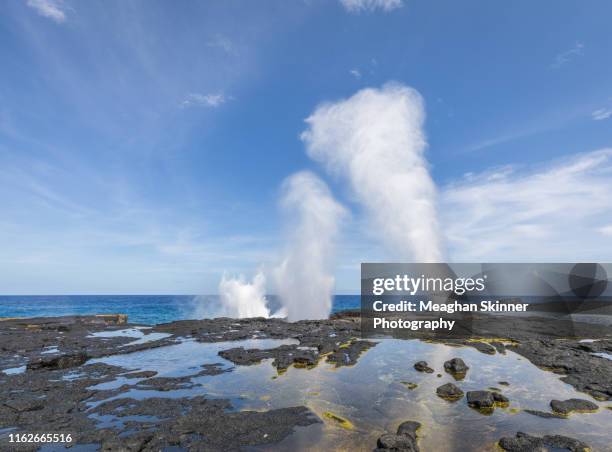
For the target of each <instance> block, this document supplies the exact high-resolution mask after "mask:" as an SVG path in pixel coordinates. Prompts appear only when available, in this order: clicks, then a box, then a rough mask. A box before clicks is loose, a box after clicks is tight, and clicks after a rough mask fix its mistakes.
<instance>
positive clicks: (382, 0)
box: [340, 0, 403, 13]
mask: <svg viewBox="0 0 612 452" xmlns="http://www.w3.org/2000/svg"><path fill="white" fill-rule="evenodd" d="M340 3H342V6H344V8H345V9H346V10H347V11H349V12H351V13H360V12H362V11H375V10H377V9H380V10H382V11H392V10H394V9H397V8H400V7H402V6H403V2H402V0H340Z"/></svg>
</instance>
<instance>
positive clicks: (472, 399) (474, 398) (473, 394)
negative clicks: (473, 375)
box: [466, 391, 495, 408]
mask: <svg viewBox="0 0 612 452" xmlns="http://www.w3.org/2000/svg"><path fill="white" fill-rule="evenodd" d="M466 397H467V403H468V405H469V406H471V407H473V408H493V406H494V405H495V399H494V398H493V393H492V392H491V391H468V393H467V395H466Z"/></svg>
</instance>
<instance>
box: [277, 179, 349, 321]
mask: <svg viewBox="0 0 612 452" xmlns="http://www.w3.org/2000/svg"><path fill="white" fill-rule="evenodd" d="M281 206H282V207H283V209H284V210H285V211H286V213H287V214H288V217H289V219H290V225H289V227H290V228H291V229H290V233H289V237H288V240H287V246H286V249H285V254H284V258H283V260H282V262H281V264H280V265H279V266H278V267H277V268H276V269H275V271H274V276H275V281H276V288H277V291H278V295H279V296H280V300H281V303H282V305H283V312H285V313H286V315H287V318H288V320H290V321H296V320H302V319H323V318H327V317H328V316H329V314H330V312H331V307H332V296H333V291H334V284H335V278H334V271H333V270H334V269H333V261H334V255H335V252H334V248H335V247H334V245H335V241H336V236H337V233H338V229H339V226H340V222H341V220H342V218H343V217H345V216H346V210H345V209H344V207H342V206H341V205H340V204H339V203H338V202H337V201H336V200H335V199H334V198H333V196H332V194H331V193H330V191H329V189H328V188H327V185H326V184H325V182H323V181H322V180H321V179H319V178H318V177H317V176H316V175H314V174H313V173H311V172H308V171H301V172H299V173H296V174H293V175H292V176H289V177H288V178H287V179H286V180H285V182H284V183H283V197H282V199H281Z"/></svg>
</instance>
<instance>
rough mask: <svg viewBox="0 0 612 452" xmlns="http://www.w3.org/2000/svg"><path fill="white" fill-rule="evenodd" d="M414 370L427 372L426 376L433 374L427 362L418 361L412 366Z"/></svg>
mask: <svg viewBox="0 0 612 452" xmlns="http://www.w3.org/2000/svg"><path fill="white" fill-rule="evenodd" d="M414 368H415V369H416V370H418V371H419V372H427V373H428V374H432V373H433V371H434V370H433V369H432V368H431V367H429V366H428V365H427V361H418V362H416V363H415V364H414Z"/></svg>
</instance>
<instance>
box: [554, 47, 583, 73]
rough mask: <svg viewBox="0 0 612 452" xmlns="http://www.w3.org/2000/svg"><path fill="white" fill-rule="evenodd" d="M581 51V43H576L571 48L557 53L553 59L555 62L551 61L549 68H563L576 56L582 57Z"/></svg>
mask: <svg viewBox="0 0 612 452" xmlns="http://www.w3.org/2000/svg"><path fill="white" fill-rule="evenodd" d="M583 50H584V44H583V43H581V42H576V43H575V44H574V45H573V46H572V47H571V48H569V49H567V50H566V51H564V52H561V53H559V54H558V55H557V56H556V57H555V61H553V63H552V65H551V67H552V68H553V69H559V68H560V67H561V66H565V65H566V64H567V63H569V62H570V61H572V60H573V59H574V58H576V57H577V56H580V55H582V52H583Z"/></svg>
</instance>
